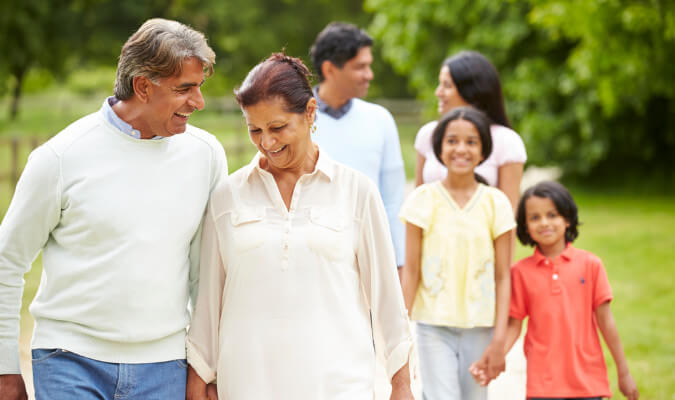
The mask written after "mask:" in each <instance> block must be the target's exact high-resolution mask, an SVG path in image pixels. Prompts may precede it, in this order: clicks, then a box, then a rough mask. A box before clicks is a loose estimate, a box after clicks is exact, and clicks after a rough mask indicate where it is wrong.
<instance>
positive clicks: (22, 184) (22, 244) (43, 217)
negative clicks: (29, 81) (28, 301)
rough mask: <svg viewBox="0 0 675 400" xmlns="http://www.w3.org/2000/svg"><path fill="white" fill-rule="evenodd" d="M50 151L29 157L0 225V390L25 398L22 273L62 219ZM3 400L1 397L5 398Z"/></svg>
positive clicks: (57, 178) (56, 172)
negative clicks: (21, 350) (21, 339)
mask: <svg viewBox="0 0 675 400" xmlns="http://www.w3.org/2000/svg"><path fill="white" fill-rule="evenodd" d="M59 171H60V170H59V163H58V159H57V157H56V155H55V154H54V152H53V151H52V150H51V149H49V148H48V147H46V146H41V147H39V148H38V149H36V150H35V151H34V152H33V153H32V154H31V156H30V157H29V160H28V163H27V164H26V168H25V169H24V172H23V174H22V175H21V178H20V179H19V182H18V183H17V186H16V190H15V192H14V197H13V198H12V202H11V203H10V205H9V209H8V210H7V214H5V218H4V220H3V222H2V225H0V354H2V357H0V375H4V377H3V378H2V387H3V390H2V391H0V393H2V394H3V396H4V395H5V393H11V392H14V393H16V395H15V397H9V395H7V396H8V397H6V398H8V399H13V398H14V399H17V398H18V399H20V398H22V397H21V396H22V395H23V394H25V388H23V387H19V386H21V385H23V380H22V379H21V376H20V375H19V374H21V370H20V368H19V315H20V311H21V296H22V294H23V287H24V281H23V275H24V274H25V273H26V272H28V270H29V269H30V266H31V264H32V263H33V260H35V258H36V257H37V255H38V253H39V252H40V250H41V249H42V247H43V246H44V245H45V243H46V242H47V239H48V237H49V234H50V232H51V231H52V229H53V228H54V227H55V226H56V224H57V223H58V221H59V218H60V215H61V194H60V190H61V179H60V172H59ZM4 398H5V397H3V400H4Z"/></svg>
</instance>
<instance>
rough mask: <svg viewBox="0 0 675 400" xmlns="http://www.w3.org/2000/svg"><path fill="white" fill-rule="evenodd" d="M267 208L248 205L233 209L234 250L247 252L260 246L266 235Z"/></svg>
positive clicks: (231, 217) (231, 219) (231, 214)
mask: <svg viewBox="0 0 675 400" xmlns="http://www.w3.org/2000/svg"><path fill="white" fill-rule="evenodd" d="M264 221H265V208H263V207H257V208H253V207H247V208H240V209H236V210H232V211H231V212H230V223H231V224H232V241H233V243H234V250H235V251H237V252H245V251H250V250H253V249H256V248H258V247H260V246H261V245H262V244H263V242H264V239H265V238H264V236H265V223H264Z"/></svg>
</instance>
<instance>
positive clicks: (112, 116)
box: [103, 96, 164, 140]
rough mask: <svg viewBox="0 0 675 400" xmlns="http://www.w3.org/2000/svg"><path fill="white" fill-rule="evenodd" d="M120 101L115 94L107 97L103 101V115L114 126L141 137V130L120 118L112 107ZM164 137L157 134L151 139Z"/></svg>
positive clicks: (130, 134)
mask: <svg viewBox="0 0 675 400" xmlns="http://www.w3.org/2000/svg"><path fill="white" fill-rule="evenodd" d="M118 101H119V100H118V99H117V98H116V97H115V96H110V97H108V98H107V99H105V101H104V102H103V115H105V119H106V120H107V121H108V122H110V123H111V124H112V126H114V127H115V128H117V129H119V130H120V131H122V132H124V133H126V134H127V135H129V136H131V137H132V138H136V139H140V138H141V131H139V130H138V129H134V128H133V127H132V126H131V125H129V124H128V123H127V122H125V121H124V120H122V118H120V117H119V116H118V115H117V114H116V113H115V110H113V109H112V106H114V105H115V104H116V103H117V102H118ZM163 138H164V136H155V137H153V138H152V139H151V140H159V139H163Z"/></svg>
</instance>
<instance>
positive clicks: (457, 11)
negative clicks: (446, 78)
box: [365, 0, 675, 179]
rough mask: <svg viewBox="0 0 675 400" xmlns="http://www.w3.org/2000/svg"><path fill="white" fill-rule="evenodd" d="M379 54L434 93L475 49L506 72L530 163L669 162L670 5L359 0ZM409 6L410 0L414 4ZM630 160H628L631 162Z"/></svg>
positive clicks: (674, 10) (673, 102)
mask: <svg viewBox="0 0 675 400" xmlns="http://www.w3.org/2000/svg"><path fill="white" fill-rule="evenodd" d="M365 4H366V9H367V10H370V11H372V12H374V18H373V22H372V24H371V31H372V32H373V33H374V34H375V35H376V37H377V38H378V39H379V40H380V41H382V43H383V55H384V56H385V57H386V59H387V60H388V61H389V62H391V63H392V65H393V66H394V68H395V69H396V71H397V72H399V73H403V74H407V75H408V76H409V78H410V82H411V84H412V85H413V86H414V88H416V89H417V90H418V92H419V93H420V95H421V96H422V97H423V98H426V99H429V98H431V97H432V94H433V88H434V87H435V85H436V82H437V78H436V77H437V76H438V69H439V66H440V63H441V62H442V60H443V59H444V58H445V57H447V56H448V55H451V54H454V53H456V52H457V51H459V50H462V49H473V50H478V51H480V52H482V53H483V54H485V55H486V56H487V57H488V58H489V59H491V60H492V61H493V62H494V64H495V65H496V66H497V69H498V70H499V71H500V74H501V77H502V83H503V86H504V92H505V98H506V102H507V109H508V112H509V116H510V117H511V120H512V122H513V123H514V126H515V128H516V130H518V131H519V132H520V134H521V135H522V136H523V139H524V140H525V143H526V145H527V148H528V150H529V151H528V153H529V154H528V156H529V160H530V162H532V163H534V164H538V165H545V164H549V163H556V164H558V165H561V166H562V167H563V168H564V169H565V170H566V171H567V172H570V173H578V174H582V175H586V174H589V173H591V172H593V173H596V172H602V171H612V172H616V170H617V168H619V170H621V169H623V170H626V169H628V168H630V169H631V170H633V171H640V172H645V171H648V170H650V169H653V168H657V169H660V170H665V171H667V173H666V175H667V177H668V176H670V178H669V179H672V172H673V171H675V168H674V166H673V160H672V159H673V157H672V154H673V153H674V152H675V74H673V73H672V65H673V64H675V3H673V2H669V1H659V0H652V1H649V2H647V1H641V0H626V1H619V0H589V1H577V0H509V1H504V2H492V1H488V0H477V1H468V0H455V1H452V2H445V1H442V0H417V1H415V2H412V1H396V0H366V1H365ZM413 5H414V6H413ZM629 166H630V167H629Z"/></svg>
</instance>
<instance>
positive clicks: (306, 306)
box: [187, 54, 412, 400]
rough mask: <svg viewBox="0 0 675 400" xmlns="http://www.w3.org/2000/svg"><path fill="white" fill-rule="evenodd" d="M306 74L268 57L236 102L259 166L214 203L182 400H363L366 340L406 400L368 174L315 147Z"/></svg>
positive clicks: (370, 369)
mask: <svg viewBox="0 0 675 400" xmlns="http://www.w3.org/2000/svg"><path fill="white" fill-rule="evenodd" d="M309 74H310V73H309V70H308V69H307V67H305V65H304V64H303V63H302V61H300V60H299V59H297V58H291V57H288V56H286V55H283V54H273V55H272V56H271V57H269V58H268V59H267V60H265V61H263V62H262V63H260V64H258V65H257V66H256V67H254V68H253V69H252V70H251V71H250V72H249V74H248V76H247V77H246V79H245V80H244V83H243V84H242V85H241V87H240V88H239V89H238V90H236V91H235V94H236V97H237V102H238V103H239V105H240V106H241V108H242V111H243V114H244V117H245V119H246V123H247V125H248V130H249V135H250V138H251V141H252V142H253V143H254V144H255V145H256V147H257V148H258V154H257V155H256V156H255V158H254V159H253V161H251V163H250V164H249V165H247V166H245V167H243V168H242V169H240V170H238V171H237V172H235V173H234V174H232V175H231V176H230V177H229V179H228V180H227V181H226V182H224V183H223V184H222V185H221V186H219V187H217V188H216V189H215V190H214V192H213V194H212V196H211V201H210V205H209V208H208V211H207V216H206V219H205V222H204V230H203V237H202V252H201V269H202V272H201V278H200V280H201V284H200V292H199V297H198V301H197V307H196V310H195V314H194V318H193V320H192V324H191V328H190V332H189V335H188V340H187V351H188V362H189V364H190V371H189V373H188V398H189V399H198V398H205V396H206V387H207V386H206V384H207V383H211V382H214V381H217V390H218V395H219V398H220V399H228V400H238V399H349V400H356V399H369V400H370V399H372V398H373V392H374V388H373V387H374V383H373V382H374V363H375V355H374V351H375V350H374V349H373V334H374V332H373V330H376V331H377V330H379V331H380V332H379V333H380V334H381V335H382V337H383V338H384V345H383V348H382V349H379V348H378V349H377V351H381V352H382V353H383V355H384V359H385V360H386V368H387V371H388V374H389V377H390V378H391V381H392V387H393V390H392V396H391V398H392V399H411V398H412V394H411V392H410V380H409V379H410V378H409V372H408V364H407V363H408V359H409V353H410V349H411V344H412V338H411V336H410V332H409V328H408V321H407V317H406V312H405V309H404V305H403V299H402V295H401V288H400V285H399V283H398V277H397V274H396V263H395V260H394V250H393V248H392V245H391V239H390V238H389V230H388V226H387V215H386V213H385V211H384V207H383V205H382V203H381V200H380V196H379V194H378V191H377V187H375V185H374V184H373V183H372V182H371V181H370V180H369V179H368V178H366V177H365V175H362V174H360V173H358V172H356V171H354V170H352V169H349V168H347V167H345V166H343V165H341V164H338V163H336V162H334V161H332V160H331V159H329V158H328V157H327V156H326V154H324V153H322V152H321V151H320V149H319V148H318V147H317V145H315V144H314V143H313V142H312V139H311V130H312V126H313V123H314V118H315V113H316V100H315V99H314V97H313V94H312V89H311V86H310V83H309V80H308V76H309ZM371 313H372V324H371ZM375 333H377V332H375Z"/></svg>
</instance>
